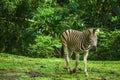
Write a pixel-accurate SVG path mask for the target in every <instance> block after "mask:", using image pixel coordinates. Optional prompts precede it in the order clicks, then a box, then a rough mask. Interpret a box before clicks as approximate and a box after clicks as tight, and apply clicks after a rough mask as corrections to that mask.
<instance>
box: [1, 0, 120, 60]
mask: <svg viewBox="0 0 120 80" xmlns="http://www.w3.org/2000/svg"><path fill="white" fill-rule="evenodd" d="M89 27H95V28H100V30H101V32H100V34H99V39H98V52H97V53H92V52H91V53H90V56H89V58H90V59H99V60H100V59H101V60H106V59H107V60H119V58H120V54H119V53H120V45H119V44H120V2H119V0H0V52H8V53H12V54H19V55H26V56H30V57H53V56H55V57H59V56H60V47H61V44H60V41H59V36H60V34H61V33H62V32H63V31H65V30H66V29H70V28H71V29H76V30H84V29H86V28H89Z"/></svg>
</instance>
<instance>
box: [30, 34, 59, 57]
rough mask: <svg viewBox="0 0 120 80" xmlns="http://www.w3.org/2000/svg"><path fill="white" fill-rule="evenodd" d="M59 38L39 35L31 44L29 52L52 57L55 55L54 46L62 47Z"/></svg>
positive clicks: (35, 55)
mask: <svg viewBox="0 0 120 80" xmlns="http://www.w3.org/2000/svg"><path fill="white" fill-rule="evenodd" d="M60 46H61V44H60V43H59V40H58V39H53V38H52V37H51V36H44V35H37V36H36V38H35V43H34V44H30V47H29V50H28V51H29V52H30V54H29V55H31V56H32V57H51V56H54V55H55V53H54V47H57V48H60Z"/></svg>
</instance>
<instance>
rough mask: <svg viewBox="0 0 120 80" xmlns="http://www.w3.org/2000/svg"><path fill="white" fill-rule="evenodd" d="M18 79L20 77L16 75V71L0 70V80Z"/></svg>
mask: <svg viewBox="0 0 120 80" xmlns="http://www.w3.org/2000/svg"><path fill="white" fill-rule="evenodd" d="M14 73H15V74H14ZM8 74H14V75H8ZM18 78H19V76H18V75H16V71H13V70H9V71H8V70H0V80H17V79H18Z"/></svg>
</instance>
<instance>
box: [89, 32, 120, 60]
mask: <svg viewBox="0 0 120 80" xmlns="http://www.w3.org/2000/svg"><path fill="white" fill-rule="evenodd" d="M119 34H120V30H114V31H110V32H108V31H107V30H101V32H100V34H99V39H98V51H97V53H91V54H90V57H89V58H90V59H97V60H119V58H120V54H119V53H120V45H119V44H120V35H119Z"/></svg>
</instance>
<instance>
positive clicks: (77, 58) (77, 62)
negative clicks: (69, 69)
mask: <svg viewBox="0 0 120 80" xmlns="http://www.w3.org/2000/svg"><path fill="white" fill-rule="evenodd" d="M78 64H79V53H76V64H75V68H74V69H73V73H75V72H76V70H77V66H78Z"/></svg>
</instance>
